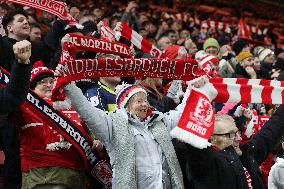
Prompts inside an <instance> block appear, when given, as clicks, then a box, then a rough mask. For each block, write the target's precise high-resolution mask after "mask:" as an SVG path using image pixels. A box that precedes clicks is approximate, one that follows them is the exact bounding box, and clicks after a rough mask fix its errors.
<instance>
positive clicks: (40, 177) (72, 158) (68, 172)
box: [13, 62, 86, 189]
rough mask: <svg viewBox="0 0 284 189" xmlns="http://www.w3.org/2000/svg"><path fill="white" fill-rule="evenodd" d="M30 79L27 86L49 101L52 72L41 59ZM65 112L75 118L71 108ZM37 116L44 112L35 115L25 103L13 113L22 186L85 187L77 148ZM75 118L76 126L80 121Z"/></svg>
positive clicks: (84, 177) (52, 82) (24, 187)
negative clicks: (19, 143) (18, 142)
mask: <svg viewBox="0 0 284 189" xmlns="http://www.w3.org/2000/svg"><path fill="white" fill-rule="evenodd" d="M30 81H31V85H30V88H31V89H32V90H33V91H34V92H35V93H36V94H37V95H38V96H40V97H41V98H43V99H44V100H45V101H47V102H48V103H49V104H52V103H53V102H52V101H51V100H50V97H51V94H52V89H53V84H54V72H53V71H52V70H50V69H49V68H47V67H43V64H42V63H41V62H36V63H35V65H34V68H33V70H32V75H31V80H30ZM63 113H64V114H65V115H66V114H67V112H64V111H63ZM68 114H69V118H70V119H73V120H77V119H78V116H77V114H76V113H74V111H73V112H72V111H69V112H68ZM41 116H44V115H43V114H42V115H39V114H36V113H35V112H33V111H32V110H30V109H28V108H26V107H25V106H21V107H20V109H19V110H18V111H17V112H15V114H14V115H13V120H14V122H15V123H16V125H17V127H18V128H19V135H20V142H21V147H20V156H21V169H22V177H23V179H22V188H23V189H26V188H29V189H30V188H38V187H40V188H42V187H44V188H54V187H58V188H76V189H81V188H85V187H86V176H85V173H84V170H83V167H84V165H83V160H82V158H81V156H80V155H79V153H78V151H77V150H76V149H75V147H74V146H72V145H71V144H70V143H69V142H68V141H66V140H65V139H64V138H63V136H61V135H60V134H59V133H57V132H56V131H55V130H54V129H52V128H51V126H50V125H48V124H47V123H46V122H45V121H44V120H43V118H41ZM77 121H78V124H79V125H80V120H79V119H78V120H77ZM80 126H81V127H82V125H80Z"/></svg>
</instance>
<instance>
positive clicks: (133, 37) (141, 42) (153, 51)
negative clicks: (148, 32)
mask: <svg viewBox="0 0 284 189" xmlns="http://www.w3.org/2000/svg"><path fill="white" fill-rule="evenodd" d="M118 24H119V25H120V26H119V27H118V26H117V27H118V28H121V31H117V32H116V40H119V39H120V37H121V36H122V37H124V38H125V39H127V40H129V41H130V42H131V43H132V44H133V45H135V47H137V48H138V49H141V50H142V51H143V52H145V53H147V54H150V55H152V56H153V57H155V58H160V56H161V55H162V51H161V50H160V49H158V48H157V47H156V46H154V45H153V44H152V43H151V42H150V41H148V40H147V39H145V38H144V37H142V36H141V35H140V34H139V33H137V32H136V31H134V30H133V29H132V28H131V27H129V26H128V25H127V24H126V23H125V22H120V23H118Z"/></svg>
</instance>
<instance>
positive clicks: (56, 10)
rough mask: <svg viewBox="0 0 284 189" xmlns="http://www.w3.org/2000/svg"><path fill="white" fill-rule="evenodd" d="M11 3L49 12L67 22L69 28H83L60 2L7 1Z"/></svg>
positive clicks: (37, 0) (46, 0)
mask: <svg viewBox="0 0 284 189" xmlns="http://www.w3.org/2000/svg"><path fill="white" fill-rule="evenodd" d="M8 1H10V2H13V3H17V4H20V5H23V6H29V7H32V8H36V9H39V10H43V11H46V12H49V13H51V14H53V15H56V16H58V17H59V18H60V19H62V20H67V21H68V24H69V25H71V26H75V25H76V26H77V27H83V26H81V25H79V24H78V23H77V21H76V20H75V19H74V18H73V17H72V16H71V15H70V14H69V13H68V12H67V10H66V7H67V5H66V4H65V3H64V2H61V1H55V0H8Z"/></svg>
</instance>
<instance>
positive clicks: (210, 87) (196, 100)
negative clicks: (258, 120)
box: [171, 78, 284, 149]
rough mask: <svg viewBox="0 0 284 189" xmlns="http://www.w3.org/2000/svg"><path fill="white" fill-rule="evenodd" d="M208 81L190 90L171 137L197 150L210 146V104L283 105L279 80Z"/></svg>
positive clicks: (282, 89) (282, 90) (211, 122)
mask: <svg viewBox="0 0 284 189" xmlns="http://www.w3.org/2000/svg"><path fill="white" fill-rule="evenodd" d="M209 81H210V82H209V83H208V84H206V85H205V86H203V87H201V88H200V89H192V91H191V93H190V96H189V98H188V100H187V104H186V106H185V109H184V112H183V114H182V116H181V118H180V121H179V123H178V126H177V127H176V128H174V129H173V130H172V131H171V135H172V137H174V138H177V139H179V140H181V141H184V142H186V143H188V144H191V145H192V146H195V147H196V148H200V149H203V148H206V147H208V146H210V145H211V144H210V143H209V142H208V140H209V138H210V137H211V135H212V133H213V130H214V118H213V117H214V115H213V114H212V105H211V102H212V101H214V102H222V103H236V102H237V103H244V104H246V103H262V104H284V98H283V97H284V87H281V86H283V82H280V81H278V82H277V81H268V80H250V79H235V78H232V79H231V78H226V79H223V78H220V79H215V78H212V79H210V80H209ZM239 83H240V84H239ZM206 120H208V121H206Z"/></svg>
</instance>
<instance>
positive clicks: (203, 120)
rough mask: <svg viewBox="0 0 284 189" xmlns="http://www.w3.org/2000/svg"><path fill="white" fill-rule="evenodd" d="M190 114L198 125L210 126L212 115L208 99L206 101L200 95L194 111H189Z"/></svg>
mask: <svg viewBox="0 0 284 189" xmlns="http://www.w3.org/2000/svg"><path fill="white" fill-rule="evenodd" d="M190 116H191V118H192V119H194V120H195V121H196V122H199V125H204V126H206V127H210V126H211V124H212V117H213V109H212V106H211V104H210V101H208V100H207V99H206V98H203V97H200V98H199V99H198V102H197V105H196V108H195V111H194V112H191V115H190Z"/></svg>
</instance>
